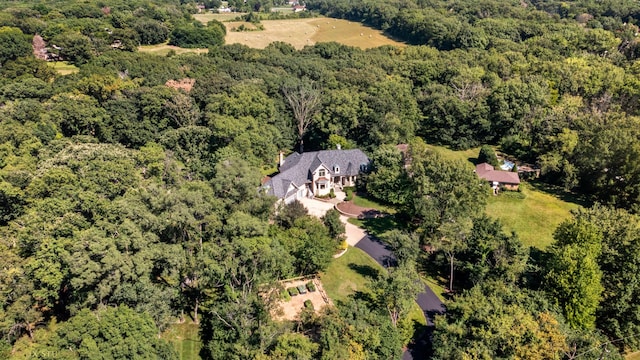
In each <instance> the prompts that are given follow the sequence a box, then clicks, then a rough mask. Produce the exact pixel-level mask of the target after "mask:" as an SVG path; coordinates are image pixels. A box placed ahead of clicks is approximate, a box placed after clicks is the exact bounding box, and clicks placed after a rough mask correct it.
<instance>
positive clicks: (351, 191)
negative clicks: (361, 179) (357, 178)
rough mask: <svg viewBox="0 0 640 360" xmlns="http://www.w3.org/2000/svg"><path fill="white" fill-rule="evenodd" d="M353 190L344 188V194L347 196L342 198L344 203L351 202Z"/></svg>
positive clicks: (350, 187)
mask: <svg viewBox="0 0 640 360" xmlns="http://www.w3.org/2000/svg"><path fill="white" fill-rule="evenodd" d="M354 190H355V189H354V188H353V187H352V186H349V187H346V188H344V192H345V194H347V195H346V196H345V198H344V200H345V201H351V200H353V191H354Z"/></svg>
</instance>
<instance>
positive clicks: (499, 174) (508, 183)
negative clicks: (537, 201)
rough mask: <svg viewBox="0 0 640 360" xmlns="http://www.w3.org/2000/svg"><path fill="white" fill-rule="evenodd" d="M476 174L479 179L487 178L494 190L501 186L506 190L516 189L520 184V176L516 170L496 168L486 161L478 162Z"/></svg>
mask: <svg viewBox="0 0 640 360" xmlns="http://www.w3.org/2000/svg"><path fill="white" fill-rule="evenodd" d="M476 174H478V177H479V178H480V179H484V180H487V181H488V182H489V184H490V185H491V187H492V188H493V189H494V191H496V189H498V188H499V187H501V186H504V188H505V189H507V190H518V186H519V185H520V177H519V176H518V173H517V172H511V171H502V170H496V169H494V168H493V166H491V165H489V164H487V163H482V164H478V165H477V166H476Z"/></svg>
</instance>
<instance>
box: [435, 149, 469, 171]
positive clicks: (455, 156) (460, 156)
mask: <svg viewBox="0 0 640 360" xmlns="http://www.w3.org/2000/svg"><path fill="white" fill-rule="evenodd" d="M427 147H428V148H429V149H431V150H433V151H435V152H437V153H438V154H440V155H441V156H442V157H443V158H444V159H447V160H456V161H462V162H464V163H465V164H467V165H468V166H469V168H471V169H475V167H476V165H475V162H476V160H477V159H478V154H479V153H480V148H479V147H477V148H473V149H468V150H451V149H447V148H446V147H443V146H436V145H427Z"/></svg>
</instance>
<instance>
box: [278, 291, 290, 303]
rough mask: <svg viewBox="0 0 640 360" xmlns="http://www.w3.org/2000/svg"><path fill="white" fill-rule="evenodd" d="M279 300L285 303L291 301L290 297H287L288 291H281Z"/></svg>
mask: <svg viewBox="0 0 640 360" xmlns="http://www.w3.org/2000/svg"><path fill="white" fill-rule="evenodd" d="M280 298H281V299H282V300H284V301H285V302H286V301H290V300H291V295H289V292H288V291H281V292H280Z"/></svg>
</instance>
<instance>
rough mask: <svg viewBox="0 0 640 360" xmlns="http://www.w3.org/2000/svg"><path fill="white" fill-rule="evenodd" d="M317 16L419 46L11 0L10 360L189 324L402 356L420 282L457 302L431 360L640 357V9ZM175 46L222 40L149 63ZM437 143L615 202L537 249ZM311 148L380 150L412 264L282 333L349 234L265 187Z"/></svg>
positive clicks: (4, 143) (1, 116) (205, 337)
mask: <svg viewBox="0 0 640 360" xmlns="http://www.w3.org/2000/svg"><path fill="white" fill-rule="evenodd" d="M272 5H274V4H273V3H271V2H268V1H264V2H260V1H252V0H250V1H248V2H247V3H243V4H237V6H238V8H239V9H242V7H245V6H246V7H249V9H254V10H264V9H268V8H269V7H270V6H272ZM208 6H210V7H216V6H218V3H217V2H215V1H214V2H210V3H209V4H208ZM307 6H308V8H309V9H312V10H315V11H317V12H318V13H319V14H324V15H326V16H333V17H341V18H346V19H351V20H356V21H362V22H364V23H366V24H368V25H370V26H373V27H376V28H379V29H382V30H385V31H386V32H387V33H388V34H390V35H391V36H394V37H396V38H398V39H401V40H404V41H406V42H407V43H408V46H406V47H380V48H376V49H370V50H366V51H365V50H361V49H358V48H352V47H347V46H344V45H340V44H338V43H320V44H316V45H314V46H307V47H305V48H304V49H301V50H296V49H295V48H293V47H292V46H291V45H288V44H286V43H281V42H277V43H273V44H271V45H270V46H268V47H267V48H265V49H260V50H259V49H252V48H249V47H246V46H243V45H224V35H225V28H224V25H223V24H221V23H219V22H217V21H211V22H209V23H208V24H207V25H203V24H201V23H200V22H198V21H196V20H194V18H193V17H192V14H194V13H195V12H196V11H197V7H196V3H195V2H188V1H184V2H177V1H170V0H165V1H161V0H154V1H118V0H113V1H110V0H109V1H101V2H77V1H71V0H69V1H47V2H45V1H24V2H15V1H0V10H1V11H0V44H2V48H0V124H1V126H0V269H1V270H2V271H0V336H1V337H0V358H16V359H22V358H25V359H26V358H29V359H77V358H82V359H93V358H98V357H99V358H113V359H125V358H132V357H136V358H138V357H139V358H162V359H172V358H177V354H176V353H175V351H174V349H173V348H172V347H171V346H169V345H168V344H167V342H166V341H164V340H163V339H162V338H160V337H159V336H158V335H159V334H161V333H162V332H163V331H165V330H166V329H167V328H169V327H170V326H172V324H175V323H177V322H181V321H185V319H191V320H192V321H194V322H196V323H199V324H200V338H201V339H202V342H203V347H202V350H201V353H200V356H201V357H202V358H205V359H226V358H228V359H251V358H254V359H265V360H266V359H309V358H321V359H397V358H399V357H400V356H401V354H402V348H403V346H405V345H407V343H409V342H410V341H411V339H412V337H413V335H414V334H412V333H411V330H412V329H413V328H412V326H413V324H410V323H408V322H407V321H406V319H405V317H404V315H406V312H407V309H408V308H409V307H410V306H411V301H412V300H413V299H414V298H415V293H416V291H417V290H416V289H415V286H414V284H415V282H414V280H415V279H417V278H418V273H419V272H423V271H436V272H440V273H441V274H442V276H443V277H445V278H447V279H449V280H450V284H449V287H450V288H451V290H455V291H454V292H452V295H451V298H450V299H449V300H447V302H446V313H445V314H442V315H440V316H437V317H436V318H435V328H434V330H433V335H432V337H431V342H432V346H431V352H432V354H431V357H432V358H434V359H460V358H483V359H496V358H505V359H506V358H527V359H557V358H566V359H573V358H579V359H596V358H620V357H621V355H620V354H623V353H626V352H631V351H637V350H640V336H638V333H640V311H639V310H640V281H639V280H640V278H639V276H640V275H639V274H640V271H639V269H640V232H639V230H640V221H639V220H638V217H637V212H638V211H640V126H639V125H640V121H639V119H640V118H639V117H638V116H639V115H640V106H638V100H639V99H640V67H639V66H638V64H637V63H636V58H637V57H638V56H639V55H640V50H639V49H640V48H639V47H638V44H639V40H638V32H639V30H638V27H637V25H635V24H636V23H637V21H638V19H639V18H640V4H637V3H635V2H631V1H626V0H625V1H592V0H578V1H562V2H560V1H544V2H543V1H497V0H496V1H481V2H477V1H470V0H469V1H435V0H434V1H428V0H425V1H413V0H403V1H393V0H392V1H373V0H371V1H361V0H356V1H341V0H334V1H324V0H312V1H309V2H308V3H307ZM165 42H167V43H169V44H173V45H177V46H180V47H185V48H189V47H208V48H209V51H208V53H207V54H206V55H197V54H190V53H185V54H181V55H178V54H175V53H173V52H172V53H169V54H168V55H167V56H162V57H161V56H157V55H151V54H146V53H141V52H138V51H137V48H138V46H139V45H145V44H161V43H165ZM42 44H45V45H42ZM45 48H46V49H48V50H46V49H45ZM34 49H35V51H34ZM58 60H64V61H68V62H70V63H72V64H74V65H75V66H77V67H78V69H79V71H78V72H76V73H72V74H67V75H60V74H58V73H56V72H55V71H54V70H53V69H52V68H51V67H50V66H49V65H48V63H51V61H58ZM185 80H186V81H185ZM171 81H173V82H186V83H189V84H192V86H189V87H188V88H187V89H185V88H179V87H175V86H167V85H166V84H171V83H172V82H171ZM303 92H313V93H314V94H316V95H318V96H319V98H320V104H318V106H317V111H315V112H313V113H312V114H311V116H310V117H309V118H308V119H306V121H308V126H304V127H301V126H300V124H299V123H298V120H297V117H296V113H295V111H294V110H293V109H292V107H291V102H290V101H289V99H288V96H290V95H291V94H297V93H298V94H302V93H303ZM425 142H426V143H429V144H438V145H444V146H447V147H450V148H453V149H467V148H471V147H476V146H480V145H484V144H490V145H493V146H496V147H499V148H500V149H501V151H503V152H504V153H507V154H510V155H511V156H513V157H515V158H518V159H520V160H522V161H526V162H528V163H531V164H536V165H538V166H539V167H540V170H541V181H544V182H546V183H549V184H552V185H556V186H558V187H561V188H562V189H563V190H565V191H571V192H575V193H579V194H581V195H583V196H585V197H587V198H588V199H589V200H590V201H592V202H593V203H595V205H594V206H592V207H591V208H584V209H581V210H580V211H577V212H576V213H575V214H574V215H573V217H572V218H571V219H570V220H567V221H566V222H564V223H563V224H562V225H561V226H560V227H558V229H556V231H555V236H554V238H555V241H554V244H553V245H552V246H551V247H549V248H547V249H544V250H541V249H534V248H532V249H528V248H526V247H524V246H523V245H522V243H521V242H520V241H519V239H518V236H517V234H516V233H511V234H509V233H507V232H506V231H504V229H503V228H502V225H501V224H500V222H499V221H497V220H496V219H492V218H490V217H488V216H487V215H485V213H484V208H483V206H484V203H485V201H486V197H487V194H488V189H487V188H486V187H485V186H483V184H482V182H481V181H479V180H478V179H477V177H476V175H475V174H473V172H471V171H469V170H468V169H467V168H466V167H465V165H464V164H461V163H458V162H452V161H450V160H447V159H445V158H443V157H441V156H439V155H438V154H436V153H434V152H432V151H430V150H429V149H428V147H426V146H425ZM302 143H304V149H308V150H318V149H327V148H334V147H335V146H336V145H337V144H340V145H341V146H342V148H345V149H346V148H353V147H359V148H361V149H363V150H364V151H366V152H367V153H368V154H369V156H370V157H371V159H372V166H371V169H370V170H371V171H370V172H369V173H368V174H367V175H366V176H364V177H363V181H362V183H361V184H360V189H359V190H360V191H367V192H368V193H369V194H370V195H371V196H373V197H375V198H377V199H379V200H381V201H383V202H385V203H387V204H389V205H390V206H393V207H395V208H396V209H397V211H398V215H397V219H398V228H397V229H395V230H392V231H390V232H388V233H386V234H384V235H383V236H382V240H383V241H385V242H386V243H387V244H389V246H390V247H391V248H393V249H394V252H395V254H396V257H397V260H398V264H397V265H398V266H397V267H395V268H393V269H390V271H389V272H388V274H387V273H385V274H383V275H381V276H380V277H379V278H378V279H376V280H375V282H374V283H373V285H372V289H371V292H370V293H367V294H359V296H353V297H351V298H350V299H349V300H348V301H345V302H343V303H339V304H337V306H336V307H334V308H332V309H330V310H327V311H325V312H323V313H321V314H313V313H304V314H303V316H302V317H301V320H299V321H297V322H293V323H290V322H276V321H273V320H272V319H271V316H270V311H271V308H272V307H273V305H274V303H275V299H272V298H271V297H269V296H267V295H265V294H274V292H271V291H270V289H274V288H276V289H277V288H278V286H279V285H278V283H277V281H278V280H281V279H285V278H289V277H293V276H299V275H308V274H315V273H317V272H318V271H322V270H324V269H326V268H327V266H328V264H329V263H330V262H331V260H332V255H333V254H334V253H335V251H336V249H337V248H338V247H339V246H341V244H342V241H343V232H344V227H343V226H341V224H342V223H341V222H340V221H339V219H338V214H337V213H335V212H329V213H328V214H327V215H326V216H325V217H324V218H322V219H318V218H315V217H312V216H310V215H308V214H307V213H306V211H305V209H304V208H301V207H300V205H299V204H298V203H294V204H293V205H289V206H278V205H276V199H275V198H272V197H269V196H266V195H265V194H264V193H263V192H261V191H259V190H258V189H259V187H260V180H261V177H262V176H263V175H265V174H268V173H272V172H273V171H274V170H275V162H276V158H277V155H278V152H279V151H285V152H292V151H294V150H297V149H299V147H298V146H300V145H301V144H302ZM400 143H408V144H409V150H408V153H406V154H402V153H401V152H400V151H399V150H397V148H396V147H395V145H397V144H400ZM407 156H409V157H410V159H411V166H410V167H407V166H405V160H406V157H407ZM476 185H477V186H476ZM425 249H430V252H427V251H425ZM454 265H455V271H454Z"/></svg>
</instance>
